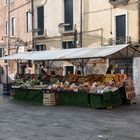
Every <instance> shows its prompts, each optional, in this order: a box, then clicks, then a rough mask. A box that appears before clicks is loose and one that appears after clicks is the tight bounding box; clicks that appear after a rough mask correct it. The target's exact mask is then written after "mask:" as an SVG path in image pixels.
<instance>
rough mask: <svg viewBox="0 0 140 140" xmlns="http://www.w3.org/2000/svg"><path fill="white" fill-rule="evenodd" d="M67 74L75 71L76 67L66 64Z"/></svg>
mask: <svg viewBox="0 0 140 140" xmlns="http://www.w3.org/2000/svg"><path fill="white" fill-rule="evenodd" d="M65 70H66V75H70V74H73V73H74V67H73V66H65Z"/></svg>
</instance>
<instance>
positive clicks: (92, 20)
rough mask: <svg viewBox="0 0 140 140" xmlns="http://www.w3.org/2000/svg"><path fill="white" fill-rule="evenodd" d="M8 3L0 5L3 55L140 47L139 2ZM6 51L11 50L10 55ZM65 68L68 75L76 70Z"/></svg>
mask: <svg viewBox="0 0 140 140" xmlns="http://www.w3.org/2000/svg"><path fill="white" fill-rule="evenodd" d="M7 2H8V1H6V0H5V2H1V5H0V12H1V13H3V14H2V15H3V17H2V16H0V18H1V20H0V21H1V23H0V33H1V35H2V36H1V41H0V43H1V48H3V53H2V55H6V54H12V53H17V52H21V51H34V50H36V51H40V50H53V49H70V48H77V47H98V46H101V45H103V46H106V45H117V44H130V45H137V46H139V41H140V3H139V0H31V1H29V0H22V1H21V0H10V3H9V4H8V3H7ZM8 8H9V10H8ZM7 11H9V12H7ZM5 48H7V49H6V50H10V51H9V53H8V51H6V50H5ZM13 63H14V64H16V62H13V61H12V62H9V64H10V65H9V68H8V69H9V74H12V73H15V72H16V71H17V68H16V67H13ZM113 63H116V62H114V61H113ZM119 63H120V64H119V65H122V64H121V62H119ZM130 63H132V60H130ZM130 65H131V64H130ZM63 66H64V67H63V69H64V71H66V69H72V68H71V66H73V65H72V64H68V63H64V64H63ZM125 69H126V68H125ZM72 71H75V70H74V69H72ZM130 73H132V66H130Z"/></svg>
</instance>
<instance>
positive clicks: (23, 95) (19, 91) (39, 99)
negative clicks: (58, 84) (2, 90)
mask: <svg viewBox="0 0 140 140" xmlns="http://www.w3.org/2000/svg"><path fill="white" fill-rule="evenodd" d="M12 93H13V94H14V99H16V100H21V101H27V102H32V103H39V104H43V92H42V89H34V88H27V89H24V88H12Z"/></svg>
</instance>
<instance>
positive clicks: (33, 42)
mask: <svg viewBox="0 0 140 140" xmlns="http://www.w3.org/2000/svg"><path fill="white" fill-rule="evenodd" d="M33 1H34V0H31V13H32V50H34V47H35V40H34V2H33Z"/></svg>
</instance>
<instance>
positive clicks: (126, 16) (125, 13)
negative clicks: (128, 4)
mask: <svg viewBox="0 0 140 140" xmlns="http://www.w3.org/2000/svg"><path fill="white" fill-rule="evenodd" d="M122 15H125V18H126V20H125V25H126V33H125V34H126V36H128V13H127V12H120V13H116V14H115V15H114V18H113V25H114V26H113V28H114V29H113V31H114V35H113V37H114V38H116V17H117V16H122Z"/></svg>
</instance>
